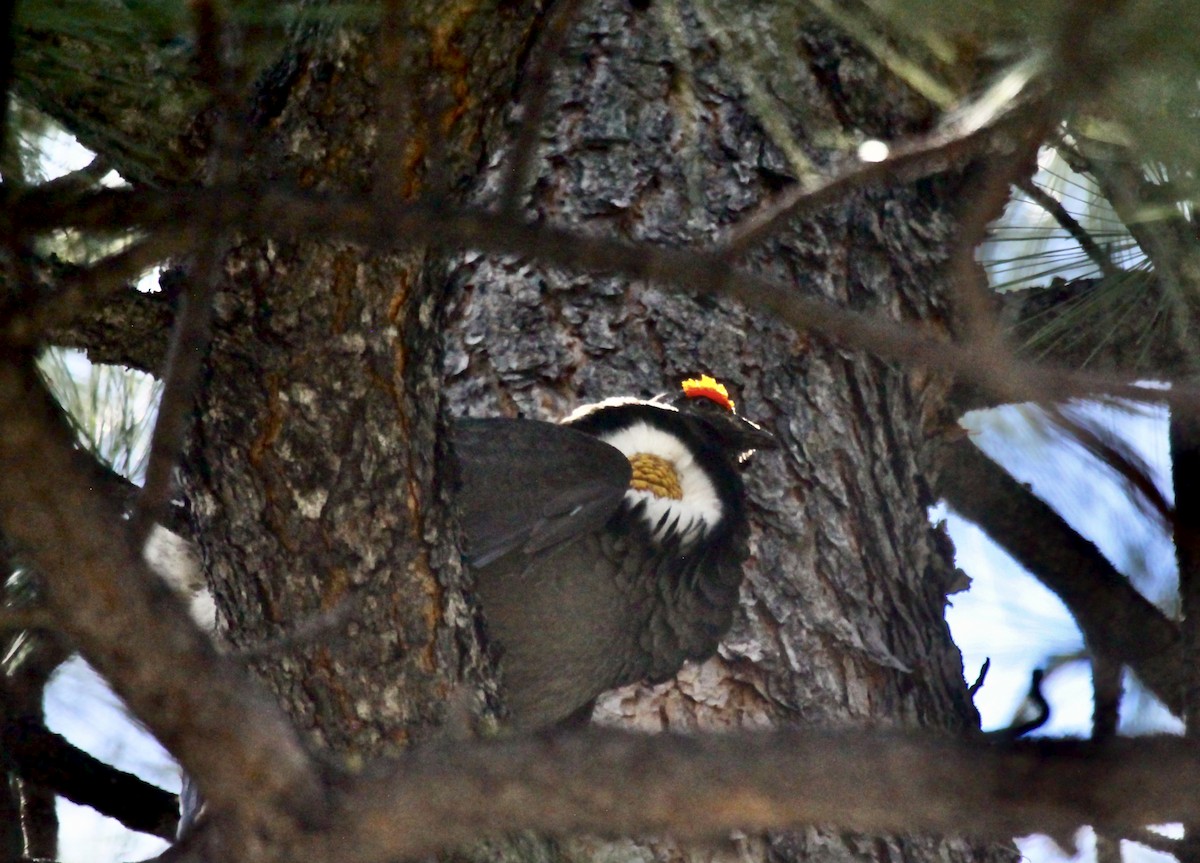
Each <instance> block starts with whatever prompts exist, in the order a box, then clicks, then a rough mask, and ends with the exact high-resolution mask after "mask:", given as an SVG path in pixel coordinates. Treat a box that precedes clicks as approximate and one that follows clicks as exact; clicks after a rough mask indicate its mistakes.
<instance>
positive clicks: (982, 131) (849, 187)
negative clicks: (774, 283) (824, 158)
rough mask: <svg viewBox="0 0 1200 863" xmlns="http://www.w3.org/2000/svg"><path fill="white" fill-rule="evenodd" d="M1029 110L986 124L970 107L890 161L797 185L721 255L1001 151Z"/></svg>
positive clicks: (1014, 104)
mask: <svg viewBox="0 0 1200 863" xmlns="http://www.w3.org/2000/svg"><path fill="white" fill-rule="evenodd" d="M1026 107H1027V106H1026V105H1025V104H1024V103H1023V102H1022V101H1021V100H1017V99H1012V100H1010V101H1009V102H1006V103H1005V104H1004V105H1003V107H1002V109H1000V110H994V111H991V112H990V113H989V114H988V115H987V116H986V117H984V118H983V119H982V120H980V119H979V118H978V117H976V112H975V111H973V110H971V109H970V108H969V107H968V108H967V109H964V110H963V111H962V112H960V113H959V115H958V117H959V118H960V119H956V120H952V121H951V122H950V123H948V124H947V125H945V126H943V127H942V128H940V129H937V130H936V131H934V132H931V133H930V134H928V135H926V136H924V137H922V138H917V139H915V140H910V141H907V142H903V143H899V144H896V145H894V146H892V147H891V149H890V152H889V155H888V157H887V158H885V159H883V160H881V161H878V162H862V161H857V160H856V161H855V163H854V164H853V165H852V166H851V167H850V168H848V169H846V170H844V171H842V172H841V173H839V174H835V175H834V176H832V177H828V178H826V179H824V180H820V181H818V182H816V183H813V184H808V183H798V184H797V185H795V186H793V187H792V188H790V189H788V190H787V191H785V192H781V193H780V194H779V195H777V196H776V197H775V198H774V199H772V200H770V201H768V202H767V203H766V204H765V205H764V206H763V207H762V208H760V210H759V211H758V212H757V213H755V214H752V215H751V216H748V217H747V218H745V219H742V220H741V221H740V222H738V223H737V224H735V225H734V226H733V227H732V228H731V229H730V231H729V233H728V235H727V237H726V240H725V243H724V244H723V246H722V250H723V251H724V252H725V254H726V255H728V256H729V257H730V258H731V259H732V258H736V257H739V256H740V255H742V254H744V253H745V252H747V251H748V250H749V249H750V248H751V247H752V246H754V245H756V244H758V243H760V242H762V241H763V240H765V239H766V238H767V237H768V236H769V235H770V234H772V233H773V232H775V231H777V230H779V228H780V227H781V226H782V225H783V224H785V223H786V222H788V221H790V220H792V219H795V218H798V217H799V216H801V215H804V214H805V213H811V212H813V211H814V210H816V209H818V208H820V207H823V206H825V205H827V204H830V203H833V202H835V201H837V200H839V199H840V198H841V197H842V196H843V195H845V194H847V193H848V192H850V191H853V190H855V189H862V188H866V187H868V186H871V185H874V184H876V183H881V182H884V181H887V180H900V179H903V180H907V181H910V182H911V181H912V180H916V179H919V178H921V177H925V176H928V175H930V174H936V173H940V172H942V171H945V170H947V169H948V168H950V167H951V166H953V165H955V164H958V163H960V162H962V161H964V160H966V159H968V158H970V157H973V156H977V155H979V154H981V153H984V152H987V151H988V150H990V149H994V148H997V147H998V146H999V145H1000V143H1002V142H1007V138H1008V133H1009V132H1010V131H1011V128H1010V127H1015V128H1021V127H1022V126H1023V123H1024V121H1023V120H1021V114H1022V113H1023V111H1024V110H1025V108H1026Z"/></svg>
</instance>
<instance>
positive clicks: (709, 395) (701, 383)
mask: <svg viewBox="0 0 1200 863" xmlns="http://www.w3.org/2000/svg"><path fill="white" fill-rule="evenodd" d="M681 386H682V387H683V394H684V395H685V396H687V397H688V398H689V399H708V400H709V401H713V402H716V403H717V404H719V405H720V406H721V407H723V408H725V410H727V411H729V412H730V413H731V414H732V413H737V411H736V410H734V407H733V399H731V398H730V397H729V390H727V389H725V385H724V384H723V383H721V382H720V381H718V380H717V379H716V378H714V377H711V376H709V375H700V377H698V378H688V379H687V380H686V381H684V382H683V384H681Z"/></svg>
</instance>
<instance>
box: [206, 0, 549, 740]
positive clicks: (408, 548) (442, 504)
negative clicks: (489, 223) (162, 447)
mask: <svg viewBox="0 0 1200 863" xmlns="http://www.w3.org/2000/svg"><path fill="white" fill-rule="evenodd" d="M502 5H504V8H503V9H500V8H499V7H497V6H495V5H493V4H484V6H483V7H481V8H478V9H475V10H473V11H468V12H463V11H462V10H458V11H455V10H442V9H440V8H437V9H435V8H430V9H417V8H413V9H409V10H407V11H406V12H405V13H404V14H411V15H412V16H413V17H412V21H411V22H409V21H399V22H389V23H388V24H386V25H385V26H388V27H392V28H393V30H394V31H395V32H400V33H407V34H410V37H409V39H408V41H407V42H406V43H405V44H403V45H400V44H398V43H396V42H393V43H390V44H392V45H393V47H395V48H396V49H397V53H399V51H400V50H401V49H402V50H403V51H404V52H405V54H406V56H405V57H404V58H403V61H404V62H405V63H409V64H411V68H409V67H407V66H406V67H401V66H400V65H399V62H400V59H401V58H400V57H398V56H396V57H391V58H389V57H380V56H379V55H378V53H377V44H378V43H377V42H376V41H375V40H374V39H370V38H366V37H363V36H356V35H352V34H351V33H350V32H349V31H346V32H342V33H340V34H338V35H337V37H336V38H331V39H328V40H321V41H319V42H311V41H310V42H308V43H306V44H303V45H301V46H299V47H298V49H297V53H296V54H295V56H293V57H291V58H289V60H288V62H286V63H285V64H281V66H280V68H279V69H278V70H277V74H274V75H271V76H268V78H267V83H266V85H265V86H264V88H263V91H262V92H261V93H260V95H259V98H258V104H257V108H258V110H257V113H256V117H255V120H256V125H257V128H256V129H255V130H254V131H255V132H256V133H260V134H262V135H263V136H264V138H265V142H264V143H263V144H261V145H260V150H259V152H258V153H257V154H256V159H257V162H258V169H259V170H261V171H262V172H263V174H264V175H265V176H266V177H267V178H269V179H273V180H274V179H279V180H283V181H285V182H292V183H295V184H299V185H301V186H306V187H316V188H320V189H322V190H330V191H350V192H366V191H367V190H368V189H369V188H371V186H372V184H373V183H375V181H376V179H377V176H376V175H377V174H378V173H379V172H380V171H392V173H390V174H389V175H388V176H387V177H386V178H385V179H386V185H387V187H388V188H393V187H394V188H395V189H398V190H400V192H401V193H402V194H407V195H410V196H411V195H412V194H414V193H415V192H416V191H417V190H419V189H420V188H421V186H422V184H428V183H429V182H430V176H429V172H428V171H427V170H426V165H427V161H426V160H427V159H432V158H433V156H432V155H430V151H433V152H434V153H436V157H437V160H438V161H437V165H436V168H437V170H438V171H439V172H440V174H441V176H442V177H448V178H449V179H450V180H454V179H456V178H457V176H458V172H461V171H462V170H464V168H466V167H469V166H471V165H473V164H474V162H475V161H476V160H477V159H478V158H479V147H480V142H481V141H482V139H483V133H484V130H485V129H486V128H487V126H488V124H489V123H490V122H491V118H492V117H493V116H494V115H495V109H496V106H497V105H498V104H500V100H501V99H503V98H505V97H507V95H508V93H509V88H510V87H511V82H512V81H513V80H514V77H515V75H516V59H517V58H518V57H520V56H522V44H523V41H524V40H525V39H526V38H527V37H528V35H529V33H530V25H531V24H532V23H533V21H534V20H535V18H534V16H533V13H532V4H520V5H513V4H502ZM460 12H461V14H459V13H460ZM398 14H399V13H398ZM412 34H419V35H412ZM467 57H469V58H471V59H470V63H468V62H466V59H465V58H467ZM414 82H418V83H419V84H420V87H421V89H420V91H419V92H421V93H422V98H421V99H417V98H412V99H410V100H409V102H410V104H409V105H407V108H408V111H407V113H404V114H402V115H400V116H397V117H395V118H393V119H392V120H391V121H390V123H388V124H386V125H383V124H381V123H380V122H379V119H378V116H377V102H378V101H379V98H380V94H381V92H382V93H384V94H387V93H388V91H389V88H391V89H394V88H395V87H396V86H397V84H398V85H399V86H401V87H403V86H405V85H413V84H414ZM414 89H415V88H414ZM430 106H433V108H435V109H436V110H437V113H438V120H437V121H436V122H429V123H426V122H419V121H418V120H419V118H420V116H421V114H420V111H421V109H423V108H427V107H430ZM385 133H390V134H392V135H396V136H397V138H396V139H392V140H388V141H386V142H384V143H383V144H381V143H380V142H379V136H380V135H382V134H385ZM400 136H402V137H400ZM395 170H399V172H400V173H399V174H397V173H395ZM223 269H224V274H225V279H224V280H223V281H222V283H221V285H220V289H219V292H218V294H217V297H216V306H215V335H214V338H213V341H212V347H211V355H210V357H209V374H208V378H207V382H206V385H205V387H204V388H203V395H202V400H201V404H200V408H199V411H198V421H197V425H196V429H195V434H194V437H193V440H194V447H193V448H192V452H191V453H190V458H189V464H188V468H187V470H186V476H185V487H186V491H187V496H188V498H189V500H190V503H191V506H192V512H193V515H194V518H195V522H196V525H195V526H196V535H197V537H198V538H199V540H200V542H201V545H202V548H203V557H204V563H205V566H206V568H207V571H208V573H209V575H210V578H211V579H212V581H213V583H214V585H215V588H216V594H217V599H218V605H219V607H220V609H221V610H222V612H223V615H224V617H225V619H226V622H227V624H228V635H229V640H230V642H231V644H232V645H233V646H234V647H235V648H259V650H258V651H257V653H256V656H257V659H256V660H255V661H254V663H253V664H254V667H255V668H256V670H257V671H258V673H259V675H260V676H261V677H262V678H263V679H265V680H266V681H267V682H268V683H269V685H270V686H271V687H272V689H273V690H274V691H275V692H276V694H277V695H278V696H279V697H280V699H281V700H282V701H283V703H284V704H285V705H286V706H287V707H288V709H289V710H290V712H291V713H292V715H293V716H294V717H295V719H296V721H297V722H298V723H299V726H300V727H301V728H302V729H304V730H305V731H306V732H308V733H309V734H310V736H311V738H312V740H313V741H314V742H315V743H318V744H319V745H320V746H322V747H327V748H330V749H332V750H334V751H336V752H339V753H350V752H353V753H355V754H356V755H360V756H361V755H366V754H369V753H377V752H380V751H386V750H388V749H395V748H398V747H403V746H406V745H408V744H410V743H412V742H413V741H414V740H417V739H420V738H421V737H423V736H425V735H427V734H429V733H430V732H431V730H432V729H435V728H438V727H439V726H442V725H444V724H445V723H446V721H447V719H448V717H449V716H450V714H451V713H453V712H454V711H455V710H457V711H458V715H459V716H460V718H461V719H464V720H465V719H467V718H469V717H471V716H473V715H476V714H479V713H481V712H482V709H481V708H482V701H481V700H480V696H481V694H482V693H483V692H484V684H483V680H484V679H485V671H486V669H485V662H484V660H483V655H482V654H481V653H480V652H479V650H478V644H477V642H476V636H475V632H476V629H477V627H476V624H475V618H474V611H473V609H472V606H471V604H470V602H469V600H468V598H467V594H466V592H465V587H466V585H465V582H464V579H463V571H462V567H461V564H460V562H459V559H458V557H457V554H456V553H455V547H456V546H455V534H454V532H453V531H452V530H451V528H450V520H449V512H450V510H449V504H448V498H447V487H446V484H445V478H446V477H445V474H444V473H441V472H439V471H438V470H436V468H437V467H438V466H442V465H444V464H445V463H446V456H445V449H444V444H442V443H440V442H439V440H440V438H439V433H438V427H439V413H438V409H439V396H438V393H439V389H440V375H441V359H440V358H441V350H440V345H439V339H440V332H441V314H440V311H441V309H442V308H443V307H444V305H445V303H444V301H443V296H444V293H445V288H444V286H443V284H442V280H441V279H440V277H439V275H438V274H439V269H440V268H439V266H438V264H437V263H436V259H435V258H433V257H431V256H426V255H425V254H423V253H412V254H407V255H403V256H377V255H370V254H365V253H364V252H362V251H361V250H359V249H355V248H350V247H346V246H337V245H333V244H319V243H280V242H275V241H273V240H265V241H260V240H256V239H246V240H243V241H241V242H240V243H239V244H238V245H237V246H236V247H235V248H233V249H232V251H231V252H230V253H229V255H228V257H227V258H226V259H225V262H224V267H223ZM322 615H325V616H326V618H328V620H327V622H326V625H324V626H323V627H318V634H317V635H316V636H315V637H311V636H310V637H308V638H300V639H293V640H291V641H289V639H288V636H289V634H292V633H294V632H295V631H296V629H297V628H298V627H299V628H302V629H303V628H311V625H312V624H313V623H314V622H318V623H319V622H320V621H322V620H326V618H323V617H322ZM280 639H282V640H283V642H284V644H283V645H281V646H279V647H277V648H270V647H269V646H270V645H271V644H276V643H278V641H279V640H280ZM264 645H265V646H267V647H268V649H265V650H264V649H262V648H263V647H264Z"/></svg>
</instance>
